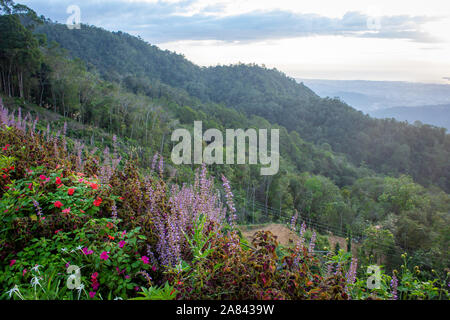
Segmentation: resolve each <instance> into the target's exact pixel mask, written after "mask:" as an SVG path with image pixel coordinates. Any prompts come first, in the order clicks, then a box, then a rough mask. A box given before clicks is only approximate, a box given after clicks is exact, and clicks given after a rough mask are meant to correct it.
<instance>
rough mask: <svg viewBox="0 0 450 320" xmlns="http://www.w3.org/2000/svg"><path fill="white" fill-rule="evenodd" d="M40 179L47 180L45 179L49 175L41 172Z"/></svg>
mask: <svg viewBox="0 0 450 320" xmlns="http://www.w3.org/2000/svg"><path fill="white" fill-rule="evenodd" d="M39 179H41V180H45V179H47V177H46V176H44V175H43V174H41V175H40V176H39Z"/></svg>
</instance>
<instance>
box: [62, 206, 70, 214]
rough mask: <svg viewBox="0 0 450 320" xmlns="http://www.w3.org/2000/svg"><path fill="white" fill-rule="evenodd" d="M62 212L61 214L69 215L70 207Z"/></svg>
mask: <svg viewBox="0 0 450 320" xmlns="http://www.w3.org/2000/svg"><path fill="white" fill-rule="evenodd" d="M62 212H63V213H70V207H69V208H67V209H64V210H63V211H62Z"/></svg>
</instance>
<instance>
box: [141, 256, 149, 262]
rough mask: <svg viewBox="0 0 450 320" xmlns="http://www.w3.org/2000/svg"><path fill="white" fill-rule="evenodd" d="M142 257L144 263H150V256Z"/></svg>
mask: <svg viewBox="0 0 450 320" xmlns="http://www.w3.org/2000/svg"><path fill="white" fill-rule="evenodd" d="M141 259H142V262H143V263H144V264H148V263H149V258H148V257H146V256H142V257H141Z"/></svg>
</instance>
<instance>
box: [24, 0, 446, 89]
mask: <svg viewBox="0 0 450 320" xmlns="http://www.w3.org/2000/svg"><path fill="white" fill-rule="evenodd" d="M16 2H18V3H23V4H26V5H28V6H29V7H31V8H33V9H34V10H35V11H37V13H38V14H43V15H45V16H46V17H48V18H51V19H52V20H54V21H58V22H61V23H65V22H66V20H67V18H68V17H69V16H70V14H69V13H67V8H68V7H69V6H70V5H77V6H79V7H80V9H81V22H82V23H86V24H92V25H96V26H99V27H103V28H105V29H107V30H111V31H117V30H121V31H124V32H128V33H131V34H133V35H139V36H141V37H142V38H143V39H145V40H146V41H148V42H149V43H152V44H156V45H158V46H159V47H160V48H162V49H168V50H172V51H176V52H178V53H182V54H184V55H185V56H186V58H188V59H189V60H191V61H193V62H194V63H196V64H198V65H205V66H208V65H216V64H230V63H237V62H245V63H251V62H254V63H258V64H265V65H266V66H267V67H276V68H277V69H279V70H282V71H284V72H285V73H287V74H288V75H289V76H291V77H299V78H315V79H352V80H354V79H363V80H402V81H414V82H435V83H450V80H449V77H450V1H448V0H427V1H423V0H420V1H418V0H407V1H404V0H395V1H394V0H376V1H372V0H368V1H364V0H339V1H337V0H309V1H303V0H108V1H107V0H85V1H76V0H17V1H16Z"/></svg>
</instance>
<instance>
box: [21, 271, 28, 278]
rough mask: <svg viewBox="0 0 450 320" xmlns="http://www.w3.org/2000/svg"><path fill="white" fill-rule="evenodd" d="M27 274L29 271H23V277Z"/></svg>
mask: <svg viewBox="0 0 450 320" xmlns="http://www.w3.org/2000/svg"><path fill="white" fill-rule="evenodd" d="M26 274H27V269H23V271H22V277H25V275H26Z"/></svg>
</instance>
